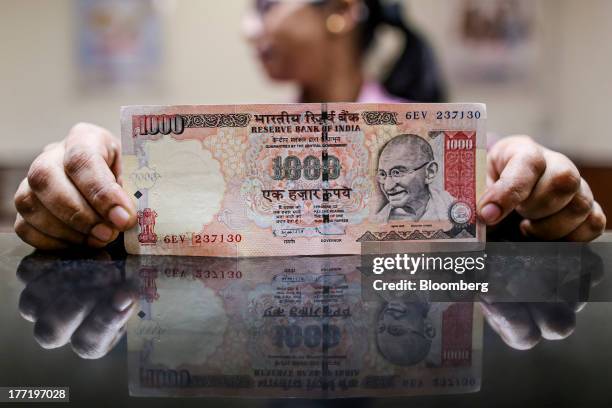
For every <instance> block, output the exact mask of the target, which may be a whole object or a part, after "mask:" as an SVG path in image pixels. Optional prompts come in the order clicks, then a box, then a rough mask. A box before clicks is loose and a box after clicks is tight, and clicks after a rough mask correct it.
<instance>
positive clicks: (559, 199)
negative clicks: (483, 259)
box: [478, 136, 606, 241]
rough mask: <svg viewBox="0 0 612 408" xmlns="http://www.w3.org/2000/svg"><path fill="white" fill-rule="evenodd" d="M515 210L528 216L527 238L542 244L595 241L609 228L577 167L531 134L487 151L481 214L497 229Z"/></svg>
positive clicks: (525, 220) (523, 223) (524, 224)
mask: <svg viewBox="0 0 612 408" xmlns="http://www.w3.org/2000/svg"><path fill="white" fill-rule="evenodd" d="M512 211H516V212H517V213H518V214H519V215H520V216H521V217H522V218H523V220H522V221H521V223H520V230H521V232H522V234H523V235H525V236H526V237H532V238H536V239H541V240H558V239H563V240H567V241H592V240H593V239H595V238H597V237H598V236H599V235H601V234H602V233H603V231H604V229H605V226H606V216H605V215H604V213H603V210H602V209H601V206H600V205H599V204H598V203H597V201H595V200H594V198H593V193H592V192H591V189H590V188H589V185H588V184H587V182H586V181H585V180H584V179H583V178H582V177H581V176H580V173H579V172H578V169H577V168H576V166H575V165H574V163H572V161H571V160H570V159H568V158H567V157H566V156H564V155H563V154H561V153H557V152H554V151H552V150H549V149H546V148H545V147H543V146H541V145H539V144H537V143H536V142H534V141H533V140H532V139H531V138H529V137H527V136H513V137H508V138H505V139H502V140H500V141H499V142H497V143H496V144H495V145H494V146H493V147H492V148H491V150H490V151H489V153H488V158H487V190H486V192H485V193H484V194H483V196H482V198H481V200H480V202H479V204H478V214H479V216H480V218H481V219H482V220H483V221H485V222H486V224H487V225H491V226H492V225H497V224H499V222H500V221H502V220H503V219H504V218H505V217H506V216H508V214H510V213H511V212H512Z"/></svg>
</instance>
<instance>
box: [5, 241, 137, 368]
mask: <svg viewBox="0 0 612 408" xmlns="http://www.w3.org/2000/svg"><path fill="white" fill-rule="evenodd" d="M17 276H18V277H19V278H20V280H21V281H22V282H24V283H25V285H26V286H25V288H24V289H23V291H22V292H21V296H20V298H19V311H20V313H21V315H22V317H23V318H24V319H26V320H28V321H31V322H33V323H34V338H35V340H36V341H37V342H38V343H39V344H40V345H41V347H43V348H46V349H53V348H58V347H62V346H64V345H66V344H68V343H70V344H71V346H72V349H73V350H74V352H75V353H76V354H77V355H78V356H80V357H82V358H87V359H95V358H100V357H103V356H104V355H106V354H107V353H108V352H109V351H111V350H112V349H113V347H114V346H115V345H116V344H117V342H118V341H119V340H120V339H121V338H122V336H123V334H124V333H125V325H126V323H127V321H128V319H129V318H130V316H131V314H132V312H133V310H134V304H135V300H136V298H137V293H136V289H135V287H134V286H133V285H132V283H131V282H129V281H125V280H124V279H122V277H121V272H120V269H119V268H118V266H117V264H116V263H115V262H113V261H111V260H110V257H109V256H108V254H107V253H105V252H101V253H99V254H96V256H95V257H94V258H93V259H75V260H66V259H58V258H52V257H46V256H45V255H43V254H40V253H38V252H35V253H33V254H32V255H29V256H27V257H25V258H24V259H23V260H22V261H21V263H20V264H19V267H18V269H17Z"/></svg>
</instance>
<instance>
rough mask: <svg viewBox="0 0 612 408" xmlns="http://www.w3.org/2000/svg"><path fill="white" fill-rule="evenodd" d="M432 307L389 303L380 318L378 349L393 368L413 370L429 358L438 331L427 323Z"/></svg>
mask: <svg viewBox="0 0 612 408" xmlns="http://www.w3.org/2000/svg"><path fill="white" fill-rule="evenodd" d="M428 311H429V307H428V305H427V303H422V302H403V301H401V300H395V301H391V302H389V303H386V304H385V306H384V307H383V309H382V310H381V312H380V315H379V316H378V327H377V331H376V346H377V348H378V351H379V352H380V354H381V355H382V356H383V357H384V358H385V360H387V361H389V362H390V363H392V364H395V365H399V366H410V365H414V364H418V363H420V362H421V361H423V360H424V359H425V357H427V355H428V354H429V350H430V349H431V344H432V337H433V336H435V330H434V329H433V327H432V326H431V324H430V323H429V322H428V320H427V313H428Z"/></svg>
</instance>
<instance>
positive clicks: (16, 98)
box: [0, 0, 612, 165]
mask: <svg viewBox="0 0 612 408" xmlns="http://www.w3.org/2000/svg"><path fill="white" fill-rule="evenodd" d="M166 1H168V0H166ZM451 1H459V0H408V3H409V4H410V9H409V10H410V13H411V16H412V18H413V20H414V21H415V22H416V23H417V24H419V25H420V26H421V27H422V28H423V30H424V31H425V32H426V33H427V35H428V36H429V37H430V38H431V40H432V42H433V43H434V44H435V45H436V47H437V48H438V54H440V55H442V59H443V61H444V60H445V59H444V55H446V53H445V50H448V43H447V41H446V38H447V37H445V30H447V29H448V27H449V22H450V21H451V19H452V16H451V15H449V10H450V9H449V7H448V4H449V2H451ZM534 1H535V0H534ZM537 1H538V15H537V18H538V22H539V24H538V30H539V34H540V36H541V44H542V54H541V59H540V64H539V66H538V67H539V68H538V69H539V72H540V75H539V76H538V78H537V80H536V81H535V83H532V84H529V86H527V87H523V88H522V89H510V90H498V89H491V88H483V87H480V88H474V87H465V86H462V85H461V84H453V86H452V96H453V98H454V99H455V100H458V101H461V100H466V101H479V102H486V103H487V104H488V112H489V118H490V121H489V128H490V129H491V130H494V131H496V132H497V133H500V134H509V133H529V134H532V135H533V136H535V137H536V138H538V139H539V140H541V141H542V142H544V143H546V144H547V145H551V146H553V147H555V148H557V149H560V150H562V151H565V152H567V153H570V154H572V155H574V156H578V157H579V158H581V159H586V160H590V161H596V162H604V161H607V162H608V163H610V162H612V143H610V141H609V140H610V137H609V136H608V132H609V125H608V118H609V117H610V116H612V114H611V113H609V112H610V107H609V106H610V102H609V101H610V100H611V99H612V84H611V81H610V73H612V52H611V51H612V49H611V47H612V45H611V44H612V24H610V22H609V19H610V17H611V16H612V2H611V1H609V0H580V1H578V0H537ZM249 3H250V0H224V1H209V0H178V1H176V2H175V4H176V7H175V10H174V12H173V13H171V14H169V15H167V16H166V18H165V24H164V28H165V33H166V36H165V39H166V44H165V48H166V49H167V59H166V61H167V63H166V66H165V67H164V70H165V78H166V80H165V84H164V86H163V87H162V89H158V90H152V91H148V92H143V91H142V90H141V91H126V92H123V93H121V92H117V91H102V90H101V91H100V92H96V93H95V94H83V93H82V92H81V91H80V90H79V88H78V86H77V83H76V81H74V78H75V76H76V70H75V65H74V57H75V55H74V46H75V40H74V36H75V35H76V27H75V21H74V3H73V1H72V0H53V1H51V0H2V12H1V14H0V38H1V40H0V55H2V59H1V62H0V96H1V99H0V123H2V129H3V132H2V136H1V137H2V141H1V142H0V165H1V164H3V163H11V162H12V163H15V164H18V163H20V162H21V163H25V162H27V161H29V160H30V159H31V157H32V156H33V155H34V154H35V153H36V152H37V151H39V149H40V148H41V147H42V146H43V145H44V144H46V143H49V142H51V141H54V140H57V139H59V138H62V137H63V136H64V135H65V133H66V131H67V130H68V129H69V128H70V126H71V125H72V124H73V123H75V122H77V121H91V122H95V123H98V124H100V125H102V126H105V127H107V128H109V129H111V130H112V131H113V132H115V133H118V129H119V117H118V115H119V107H120V106H121V105H128V104H178V103H181V104H189V103H240V102H282V101H285V100H289V99H290V97H291V95H292V90H291V89H290V88H288V87H286V86H285V87H279V86H277V85H272V84H269V83H268V82H267V81H266V80H265V78H264V77H263V76H262V74H261V72H260V70H259V68H258V66H257V65H256V64H255V61H254V59H253V58H252V56H251V54H250V50H249V48H248V46H247V44H245V42H244V41H243V39H242V37H241V33H240V21H241V17H242V15H243V13H244V11H245V10H246V7H247V5H248V4H249Z"/></svg>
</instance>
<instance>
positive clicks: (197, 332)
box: [126, 256, 482, 398]
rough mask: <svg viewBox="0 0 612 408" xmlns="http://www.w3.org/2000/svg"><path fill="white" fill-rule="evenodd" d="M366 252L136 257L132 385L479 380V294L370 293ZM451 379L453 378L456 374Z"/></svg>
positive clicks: (347, 389)
mask: <svg viewBox="0 0 612 408" xmlns="http://www.w3.org/2000/svg"><path fill="white" fill-rule="evenodd" d="M360 263H361V258H360V257H357V256H339V257H292V258H278V257H276V258H236V259H228V258H194V257H142V256H140V257H128V259H127V262H126V267H127V275H128V276H135V277H137V279H138V281H139V285H140V289H139V292H140V302H139V305H138V309H139V310H138V311H137V313H136V315H135V317H134V318H133V319H132V320H131V321H130V322H129V325H128V350H129V357H128V361H129V371H130V373H129V377H130V392H131V394H132V395H135V396H169V395H181V396H186V395H203V396H213V395H215V396H237V395H238V396H261V397H264V396H267V397H273V396H274V397H279V396H287V397H289V396H298V397H308V398H327V397H350V396H368V395H370V396H372V395H382V394H384V395H419V394H444V393H457V392H473V391H476V390H478V389H479V385H480V376H481V374H480V370H481V354H482V346H481V345H482V317H481V315H480V314H479V312H478V310H477V309H476V307H475V306H474V304H473V303H456V304H453V303H445V304H442V303H441V304H432V303H429V302H427V301H424V300H423V299H422V298H421V297H420V296H412V295H407V294H403V295H401V296H389V297H386V296H381V297H379V298H377V299H375V300H367V301H366V300H364V298H363V297H362V287H361V279H362V271H361V270H360ZM449 378H452V380H449Z"/></svg>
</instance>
